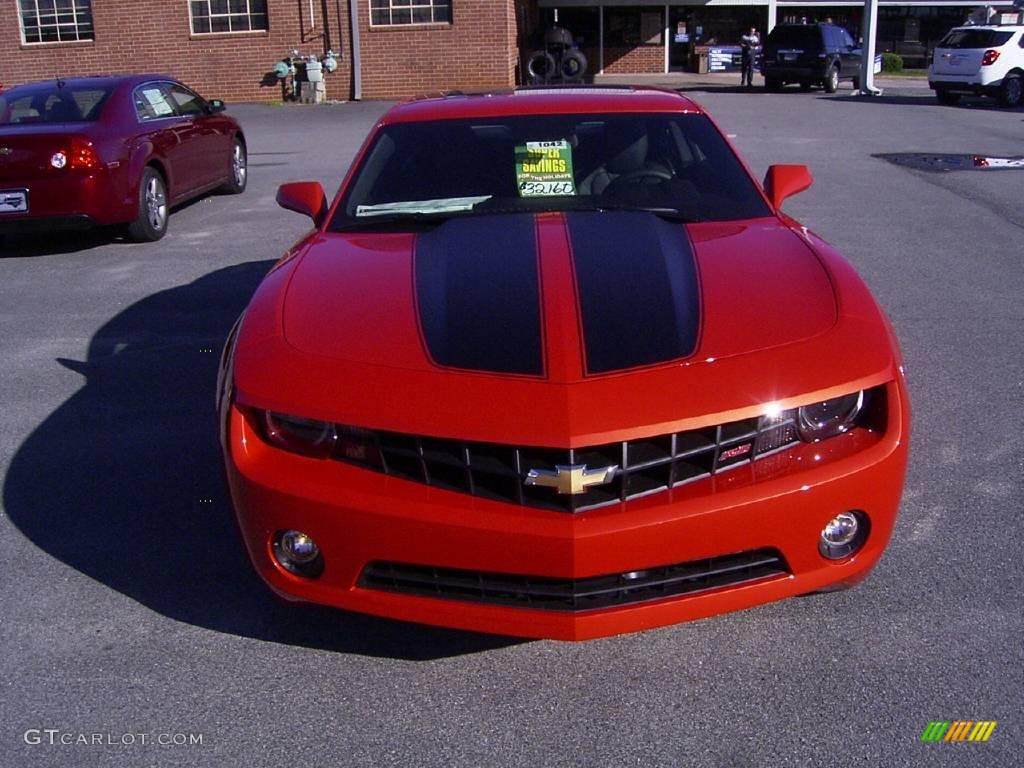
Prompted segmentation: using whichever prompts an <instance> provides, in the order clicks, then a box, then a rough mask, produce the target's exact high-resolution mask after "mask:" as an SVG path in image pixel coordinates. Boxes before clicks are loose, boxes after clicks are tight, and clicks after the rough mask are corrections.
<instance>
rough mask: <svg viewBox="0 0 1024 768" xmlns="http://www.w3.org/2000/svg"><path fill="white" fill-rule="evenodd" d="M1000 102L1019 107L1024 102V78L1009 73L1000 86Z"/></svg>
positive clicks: (1006, 105) (1002, 104) (1003, 104)
mask: <svg viewBox="0 0 1024 768" xmlns="http://www.w3.org/2000/svg"><path fill="white" fill-rule="evenodd" d="M998 98H999V104H1000V105H1001V106H1004V107H1019V106H1020V105H1021V103H1022V102H1024V78H1022V77H1021V76H1020V75H1016V74H1014V75H1007V76H1006V77H1004V78H1003V84H1002V85H1001V86H1000V87H999V97H998Z"/></svg>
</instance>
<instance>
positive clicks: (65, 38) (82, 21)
mask: <svg viewBox="0 0 1024 768" xmlns="http://www.w3.org/2000/svg"><path fill="white" fill-rule="evenodd" d="M18 10H19V11H20V12H21V13H20V14H19V15H20V18H21V39H22V40H23V41H24V42H25V43H69V42H76V41H78V40H92V39H93V38H94V34H93V28H92V0H18Z"/></svg>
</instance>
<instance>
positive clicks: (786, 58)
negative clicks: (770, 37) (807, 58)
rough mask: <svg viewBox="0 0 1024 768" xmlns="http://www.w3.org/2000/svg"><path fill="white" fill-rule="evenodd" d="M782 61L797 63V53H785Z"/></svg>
mask: <svg viewBox="0 0 1024 768" xmlns="http://www.w3.org/2000/svg"><path fill="white" fill-rule="evenodd" d="M782 60H783V61H796V54H795V53H784V54H782Z"/></svg>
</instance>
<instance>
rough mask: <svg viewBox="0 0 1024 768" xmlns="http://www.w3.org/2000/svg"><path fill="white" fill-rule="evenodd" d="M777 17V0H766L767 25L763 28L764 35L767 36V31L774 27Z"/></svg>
mask: <svg viewBox="0 0 1024 768" xmlns="http://www.w3.org/2000/svg"><path fill="white" fill-rule="evenodd" d="M778 17H779V5H778V2H777V0H768V26H766V27H765V28H764V36H765V37H768V33H769V32H771V31H772V30H773V29H774V28H775V24H776V23H777V19H778Z"/></svg>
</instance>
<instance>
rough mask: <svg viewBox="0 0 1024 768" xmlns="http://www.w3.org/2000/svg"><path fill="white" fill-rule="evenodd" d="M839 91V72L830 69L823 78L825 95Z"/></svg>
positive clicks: (833, 68)
mask: <svg viewBox="0 0 1024 768" xmlns="http://www.w3.org/2000/svg"><path fill="white" fill-rule="evenodd" d="M837 90H839V70H838V69H836V68H835V67H832V69H830V70H829V71H828V74H827V75H826V76H825V93H835V92H836V91H837Z"/></svg>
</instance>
